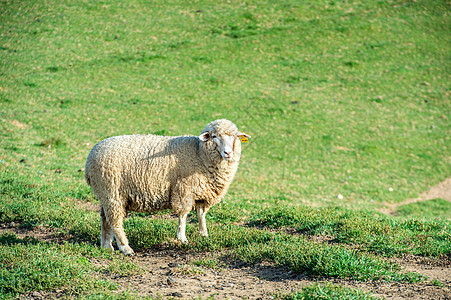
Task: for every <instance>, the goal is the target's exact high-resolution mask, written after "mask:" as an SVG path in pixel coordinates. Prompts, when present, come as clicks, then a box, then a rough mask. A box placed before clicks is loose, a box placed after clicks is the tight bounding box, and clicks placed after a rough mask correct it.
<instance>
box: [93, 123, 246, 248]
mask: <svg viewBox="0 0 451 300" xmlns="http://www.w3.org/2000/svg"><path fill="white" fill-rule="evenodd" d="M248 138H250V136H249V135H247V134H245V133H243V132H240V131H239V130H238V128H237V127H236V125H235V124H233V123H232V122H231V121H229V120H226V119H219V120H216V121H213V122H211V123H210V124H208V125H207V126H206V127H205V128H204V130H203V131H202V133H201V134H200V135H199V136H186V135H185V136H157V135H122V136H115V137H110V138H107V139H105V140H103V141H101V142H99V143H98V144H96V145H95V146H94V147H93V148H92V150H91V151H90V153H89V155H88V158H87V160H86V166H85V177H86V182H87V183H88V185H90V186H91V188H92V191H93V193H94V194H95V195H96V197H97V198H98V199H99V200H100V203H101V209H100V216H101V234H100V235H101V238H100V243H101V247H103V248H107V249H112V250H113V249H114V248H113V245H112V242H113V238H114V237H115V238H116V242H117V246H118V248H119V250H121V251H122V252H123V253H124V254H125V255H133V253H134V252H133V249H132V248H131V247H130V246H129V244H128V239H127V237H126V235H125V232H124V229H123V220H124V218H125V216H126V214H127V212H129V211H135V212H154V211H159V210H164V209H172V211H173V212H174V213H175V214H177V215H178V221H179V224H178V228H177V239H178V240H180V241H181V242H182V243H184V244H186V243H188V240H187V238H186V235H185V229H186V218H187V216H188V213H189V212H190V211H191V210H192V209H193V208H195V209H196V212H197V216H198V220H199V233H200V234H201V235H202V236H204V237H208V231H207V225H206V221H205V215H206V213H207V212H208V210H209V209H210V208H211V207H212V206H213V205H215V204H217V203H219V202H220V201H221V200H222V198H223V197H224V195H225V194H226V192H227V190H228V188H229V186H230V184H231V182H232V180H233V178H234V176H235V173H236V171H237V168H238V163H239V160H240V157H241V141H243V142H244V141H247V139H248Z"/></svg>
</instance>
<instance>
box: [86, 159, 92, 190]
mask: <svg viewBox="0 0 451 300" xmlns="http://www.w3.org/2000/svg"><path fill="white" fill-rule="evenodd" d="M88 173H90V172H89V166H88V164H87V163H86V165H85V179H86V183H87V184H88V185H89V186H91V178H90V176H89V174H88Z"/></svg>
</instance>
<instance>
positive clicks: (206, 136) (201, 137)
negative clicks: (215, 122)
mask: <svg viewBox="0 0 451 300" xmlns="http://www.w3.org/2000/svg"><path fill="white" fill-rule="evenodd" d="M209 139H210V133H209V132H208V131H207V132H203V133H202V134H201V135H199V140H201V141H202V142H206V141H208V140H209Z"/></svg>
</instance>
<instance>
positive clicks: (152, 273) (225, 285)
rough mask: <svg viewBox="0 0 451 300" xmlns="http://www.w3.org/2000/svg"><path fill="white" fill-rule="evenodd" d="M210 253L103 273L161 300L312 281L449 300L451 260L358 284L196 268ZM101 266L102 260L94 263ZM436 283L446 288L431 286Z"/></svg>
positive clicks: (41, 233)
mask: <svg viewBox="0 0 451 300" xmlns="http://www.w3.org/2000/svg"><path fill="white" fill-rule="evenodd" d="M0 226H1V227H0V234H2V233H5V232H14V233H16V234H17V235H18V236H19V237H22V238H23V237H25V236H33V237H35V238H37V239H38V240H41V241H45V242H55V243H61V242H62V241H63V240H67V238H68V237H67V236H62V235H61V234H58V233H57V232H56V231H55V230H52V229H49V228H46V227H34V228H32V229H31V230H30V229H21V228H19V227H17V226H16V224H6V225H5V224H4V225H0ZM212 255H214V254H211V253H195V252H185V251H175V250H172V249H159V250H148V251H145V252H139V253H137V254H136V255H135V256H133V257H130V258H128V259H130V260H131V261H133V262H135V263H137V264H138V265H139V266H141V267H142V268H143V269H144V272H143V274H142V275H136V276H131V277H120V276H115V275H104V276H106V277H107V279H109V280H112V281H114V282H116V283H117V284H118V286H119V290H118V292H121V291H129V292H132V293H136V294H138V295H141V296H155V297H157V296H161V297H162V298H163V299H167V298H176V299H177V298H179V299H199V298H200V299H207V298H209V297H213V299H273V296H274V295H275V294H288V293H291V292H293V291H296V290H300V289H302V287H305V286H308V285H311V284H314V283H333V284H339V285H343V286H347V287H352V288H359V289H363V290H365V291H368V292H371V293H373V294H374V295H375V296H377V297H380V298H385V299H451V266H450V261H449V260H439V259H432V258H424V257H416V256H412V255H407V256H404V257H402V258H399V259H394V260H393V261H394V262H395V263H397V264H399V265H401V266H402V269H403V270H404V271H406V272H408V271H409V272H417V273H420V274H423V275H426V276H428V277H429V279H428V280H426V281H424V282H421V283H416V284H405V283H402V284H401V283H396V282H358V281H354V280H343V279H330V278H319V277H311V276H302V275H297V274H293V273H291V272H290V271H287V269H284V268H276V267H273V266H272V265H271V264H269V263H261V264H257V265H252V266H251V265H246V264H245V263H242V262H239V261H238V262H237V261H230V260H228V261H227V264H225V266H224V267H221V268H219V269H211V268H206V267H198V266H195V265H194V264H193V262H195V261H198V260H201V259H204V258H206V257H207V258H208V257H212ZM95 263H101V262H95ZM434 280H438V281H440V282H441V284H443V286H436V285H433V281H434ZM61 296H64V291H60V292H51V293H48V292H33V293H30V294H28V295H24V297H22V298H23V299H43V298H59V297H61Z"/></svg>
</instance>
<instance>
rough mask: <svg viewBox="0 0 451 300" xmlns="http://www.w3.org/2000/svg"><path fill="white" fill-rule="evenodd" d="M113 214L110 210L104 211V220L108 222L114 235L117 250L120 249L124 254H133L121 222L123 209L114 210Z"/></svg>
mask: <svg viewBox="0 0 451 300" xmlns="http://www.w3.org/2000/svg"><path fill="white" fill-rule="evenodd" d="M115 212H116V213H115V214H113V213H112V212H111V211H108V210H106V211H105V217H106V221H107V222H108V223H109V225H110V228H111V230H112V231H113V233H114V237H115V238H116V242H117V246H118V248H119V250H121V251H122V252H123V253H124V254H125V255H133V253H134V252H133V249H132V248H130V246H129V245H128V239H127V236H126V235H125V231H124V227H123V226H122V225H123V222H124V216H125V211H122V212H120V211H118V210H115Z"/></svg>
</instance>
